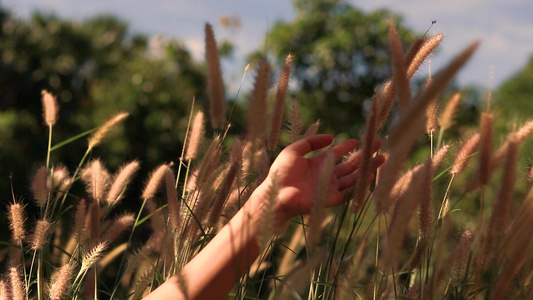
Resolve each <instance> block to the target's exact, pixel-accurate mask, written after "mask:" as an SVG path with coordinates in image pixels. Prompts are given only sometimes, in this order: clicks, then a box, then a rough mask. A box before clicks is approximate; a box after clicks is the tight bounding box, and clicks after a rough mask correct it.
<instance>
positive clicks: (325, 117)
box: [267, 0, 415, 135]
mask: <svg viewBox="0 0 533 300" xmlns="http://www.w3.org/2000/svg"><path fill="white" fill-rule="evenodd" d="M294 5H295V8H296V16H295V18H294V20H292V21H290V22H278V23H276V24H275V25H274V27H273V28H272V30H271V31H270V33H269V38H268V39H267V42H268V44H267V46H268V47H269V48H271V49H272V51H273V52H274V54H275V55H276V56H277V57H278V58H279V60H280V61H281V62H282V61H284V59H285V56H286V55H287V54H288V53H290V54H292V55H293V70H294V72H293V73H294V77H293V78H294V81H295V85H296V91H294V92H293V96H294V98H296V99H297V100H298V101H299V102H300V103H301V106H302V108H303V109H304V110H305V113H304V117H306V118H310V117H311V116H312V117H313V118H320V120H321V125H323V126H325V129H326V130H331V131H333V132H336V133H340V132H345V133H349V134H351V135H355V134H357V133H359V132H358V130H359V129H360V126H361V124H363V123H364V118H363V116H364V109H363V108H364V107H363V106H364V105H363V104H364V100H366V99H368V98H369V97H371V96H372V95H373V94H374V89H375V88H376V86H378V85H379V84H381V83H382V82H383V81H384V80H386V79H387V78H389V77H390V75H391V64H390V61H391V60H390V50H389V42H388V38H387V36H388V35H387V32H388V28H389V24H390V22H391V21H393V22H396V23H397V24H398V31H399V34H400V36H401V39H402V41H403V42H404V43H405V45H408V44H409V43H411V42H412V41H414V38H415V34H414V33H413V32H412V31H410V30H408V29H407V28H405V27H404V26H403V25H402V20H401V18H400V17H399V16H398V15H395V14H393V13H391V12H389V11H387V10H378V11H374V12H370V13H365V12H363V11H361V10H359V9H357V8H356V7H354V6H351V5H350V4H347V3H345V2H344V1H338V0H313V1H303V0H296V1H294ZM406 47H407V46H404V49H405V50H406ZM323 129H324V128H323Z"/></svg>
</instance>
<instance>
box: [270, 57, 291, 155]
mask: <svg viewBox="0 0 533 300" xmlns="http://www.w3.org/2000/svg"><path fill="white" fill-rule="evenodd" d="M291 62H292V55H290V54H289V55H287V58H286V59H285V65H284V66H283V71H282V72H281V76H280V78H279V82H278V89H277V92H276V101H275V103H274V113H273V114H272V123H271V124H270V136H269V140H268V150H271V151H272V150H273V149H275V148H276V146H277V145H278V141H279V133H280V131H281V123H282V120H283V108H284V107H285V98H286V97H287V87H288V86H289V76H290V73H291Z"/></svg>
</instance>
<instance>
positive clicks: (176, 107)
mask: <svg viewBox="0 0 533 300" xmlns="http://www.w3.org/2000/svg"><path fill="white" fill-rule="evenodd" d="M0 22H1V28H0V36H1V37H2V43H1V44H0V133H1V136H0V174H2V176H3V178H4V179H3V180H0V190H2V191H8V190H9V180H7V179H8V175H9V174H10V173H11V172H13V178H14V182H13V183H14V184H13V185H14V186H15V187H27V186H28V179H29V178H30V174H31V172H32V170H33V169H34V167H35V165H36V164H39V163H41V162H43V161H44V158H45V156H46V144H47V143H46V137H47V134H46V130H47V129H46V128H45V126H42V125H41V124H42V123H43V121H42V117H41V114H42V113H41V112H42V108H41V101H40V97H41V90H42V89H47V90H49V91H51V92H52V93H53V94H54V95H57V98H58V102H59V105H60V121H59V122H58V123H57V125H56V126H55V128H54V137H53V144H55V143H58V142H60V141H62V140H64V139H67V138H70V137H72V136H74V135H76V134H78V133H81V132H82V131H85V130H88V129H90V128H93V127H95V126H98V125H100V124H101V123H102V122H103V121H105V120H106V119H107V118H109V117H111V116H112V115H114V114H115V113H117V112H119V111H126V112H129V113H130V114H131V115H130V117H129V118H128V120H127V121H126V126H124V127H123V128H124V129H123V133H122V134H116V135H115V137H116V138H115V139H110V140H108V141H107V142H106V143H105V144H103V145H102V146H101V148H102V150H99V149H98V148H97V149H96V151H95V153H94V156H100V157H102V158H103V160H104V161H107V162H108V165H109V167H110V168H111V169H114V168H116V167H117V166H118V164H121V163H123V162H125V161H126V160H127V159H133V158H139V159H141V160H142V162H143V168H144V170H150V169H151V168H152V167H155V165H156V164H159V163H161V162H162V161H171V160H174V159H176V158H177V157H178V156H179V154H180V149H181V140H182V139H183V135H184V131H185V127H186V124H184V122H182V119H183V117H184V116H188V114H189V107H190V105H189V103H190V101H191V99H192V98H193V97H194V96H197V97H198V98H199V99H200V101H199V103H201V101H202V99H203V94H204V93H203V92H204V89H205V87H204V86H205V83H204V79H203V78H204V76H203V69H204V67H203V66H202V65H200V64H197V63H195V62H194V61H193V60H192V58H191V56H190V54H189V52H188V51H187V50H186V49H185V47H184V45H183V44H182V43H180V42H178V41H174V40H169V39H164V38H161V37H154V38H152V39H150V40H149V39H148V38H147V37H146V36H144V35H132V34H131V33H129V32H128V25H127V23H126V22H124V21H121V20H119V19H117V18H116V17H113V16H97V17H94V18H91V19H88V20H86V21H83V22H77V21H69V20H62V19H59V18H58V17H56V16H54V15H42V14H40V13H36V14H34V15H33V16H32V17H31V18H30V19H29V20H27V21H26V20H19V19H16V18H14V17H12V16H11V15H10V13H9V12H8V11H6V10H5V9H3V8H1V7H0ZM185 122H186V120H185ZM36 146H37V147H36ZM86 146H87V144H86V142H85V139H82V140H81V141H77V142H75V143H73V144H69V145H67V146H65V147H63V148H60V149H59V150H57V152H55V153H53V155H52V163H55V162H57V161H55V160H54V157H60V158H61V162H62V163H64V164H66V165H67V166H71V167H72V166H75V165H77V162H78V161H79V159H80V158H81V155H82V154H83V152H84V151H85V149H86ZM143 176H144V177H145V176H146V174H144V175H143V174H140V175H139V177H141V178H143V179H144V177H143ZM140 186H141V187H142V184H141V185H140ZM17 192H18V193H17V194H18V195H21V194H23V195H27V191H20V190H19V191H17Z"/></svg>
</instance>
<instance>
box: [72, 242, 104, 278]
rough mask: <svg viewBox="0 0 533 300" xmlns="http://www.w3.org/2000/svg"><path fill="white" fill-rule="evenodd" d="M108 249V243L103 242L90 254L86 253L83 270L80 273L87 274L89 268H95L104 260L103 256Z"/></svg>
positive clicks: (82, 263) (82, 265) (82, 264)
mask: <svg viewBox="0 0 533 300" xmlns="http://www.w3.org/2000/svg"><path fill="white" fill-rule="evenodd" d="M106 249H107V242H102V243H99V244H98V245H96V246H95V247H94V248H92V249H91V251H89V252H88V253H86V254H85V255H84V256H83V258H82V261H81V268H80V271H79V273H80V274H81V273H85V272H87V270H89V268H91V267H92V266H94V264H96V263H97V262H98V261H100V259H101V258H102V254H103V253H104V251H105V250H106Z"/></svg>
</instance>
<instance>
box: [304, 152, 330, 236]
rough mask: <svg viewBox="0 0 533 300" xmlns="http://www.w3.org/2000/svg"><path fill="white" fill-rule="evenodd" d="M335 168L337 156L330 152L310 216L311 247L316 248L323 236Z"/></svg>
mask: <svg viewBox="0 0 533 300" xmlns="http://www.w3.org/2000/svg"><path fill="white" fill-rule="evenodd" d="M334 168H335V155H334V154H333V153H332V152H328V155H327V156H326V158H325V159H324V161H323V162H322V167H321V168H320V176H319V181H318V182H319V183H318V185H317V186H316V192H315V197H314V199H313V206H312V207H311V214H310V215H309V236H308V240H309V245H311V246H315V245H316V244H318V242H319V241H320V237H321V236H322V223H323V222H324V219H325V216H326V201H327V199H328V193H329V192H330V191H329V190H328V188H329V182H330V180H331V176H332V175H333V171H334Z"/></svg>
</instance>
